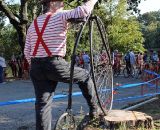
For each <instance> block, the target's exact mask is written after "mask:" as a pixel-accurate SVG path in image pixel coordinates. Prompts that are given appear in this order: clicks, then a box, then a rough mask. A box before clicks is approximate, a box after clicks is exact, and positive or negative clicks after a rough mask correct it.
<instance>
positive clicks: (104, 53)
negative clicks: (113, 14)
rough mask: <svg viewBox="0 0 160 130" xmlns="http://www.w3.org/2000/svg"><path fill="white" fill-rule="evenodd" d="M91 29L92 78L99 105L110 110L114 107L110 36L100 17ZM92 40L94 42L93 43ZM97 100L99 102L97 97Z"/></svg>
mask: <svg viewBox="0 0 160 130" xmlns="http://www.w3.org/2000/svg"><path fill="white" fill-rule="evenodd" d="M90 30H91V31H90V32H91V33H90V56H91V72H92V78H93V82H94V86H95V88H96V92H97V97H98V98H99V99H98V103H99V105H100V106H101V107H102V109H103V108H104V109H105V110H107V111H109V110H111V109H112V103H113V72H112V71H113V69H112V64H111V55H110V50H109V44H108V38H107V35H106V32H105V29H104V25H103V23H102V21H101V20H100V18H97V19H96V20H95V21H93V23H92V24H91V26H90ZM94 35H97V36H98V37H94ZM95 38H97V39H95ZM92 42H93V43H94V44H92ZM95 57H96V58H95ZM95 101H96V102H97V100H96V99H95Z"/></svg>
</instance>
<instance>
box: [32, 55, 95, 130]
mask: <svg viewBox="0 0 160 130" xmlns="http://www.w3.org/2000/svg"><path fill="white" fill-rule="evenodd" d="M30 75H31V79H32V82H33V84H34V88H35V96H36V102H35V110H36V130H51V120H52V115H51V110H52V97H53V95H54V92H55V89H56V85H57V82H65V83H69V81H70V64H69V63H68V62H66V61H65V60H64V59H63V58H61V57H52V58H34V59H32V60H31V70H30ZM73 79H74V82H76V83H78V85H79V88H80V89H81V91H82V94H83V96H84V97H85V99H86V100H87V103H88V105H89V108H90V111H92V110H93V109H96V104H95V102H94V98H95V97H94V95H95V91H94V88H93V82H92V79H91V77H90V75H89V73H88V71H86V70H85V69H82V68H79V67H75V68H74V76H73Z"/></svg>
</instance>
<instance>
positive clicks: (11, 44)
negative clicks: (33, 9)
mask: <svg viewBox="0 0 160 130" xmlns="http://www.w3.org/2000/svg"><path fill="white" fill-rule="evenodd" d="M0 48H1V52H3V53H4V54H5V58H6V59H9V58H10V57H11V55H12V54H13V53H15V54H18V53H19V51H20V47H19V45H18V39H17V33H16V30H15V29H14V28H13V27H12V26H5V27H3V29H2V30H1V33H0Z"/></svg>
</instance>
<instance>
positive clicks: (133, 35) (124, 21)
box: [97, 0, 144, 52]
mask: <svg viewBox="0 0 160 130" xmlns="http://www.w3.org/2000/svg"><path fill="white" fill-rule="evenodd" d="M126 9H127V1H126V0H110V1H109V2H107V3H106V4H105V5H104V6H103V7H102V8H101V9H100V10H98V11H97V12H98V14H99V15H101V16H102V18H103V21H104V22H105V26H106V28H107V32H108V36H109V43H110V46H111V49H112V50H114V49H118V50H120V51H123V52H126V51H127V50H129V49H133V50H135V51H144V48H143V41H144V39H143V36H142V33H141V28H140V24H139V22H138V21H137V19H136V17H134V16H133V15H131V13H130V12H129V11H127V10H126Z"/></svg>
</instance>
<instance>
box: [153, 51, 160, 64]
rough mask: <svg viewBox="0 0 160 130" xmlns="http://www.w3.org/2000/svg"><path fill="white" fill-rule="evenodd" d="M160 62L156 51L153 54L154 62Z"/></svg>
mask: <svg viewBox="0 0 160 130" xmlns="http://www.w3.org/2000/svg"><path fill="white" fill-rule="evenodd" d="M158 61H159V58H158V55H157V53H156V51H154V52H153V54H152V62H153V63H158Z"/></svg>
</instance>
